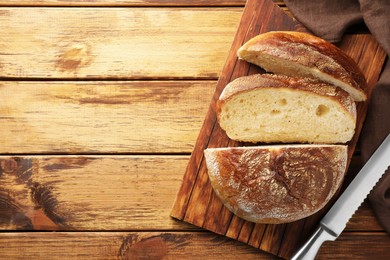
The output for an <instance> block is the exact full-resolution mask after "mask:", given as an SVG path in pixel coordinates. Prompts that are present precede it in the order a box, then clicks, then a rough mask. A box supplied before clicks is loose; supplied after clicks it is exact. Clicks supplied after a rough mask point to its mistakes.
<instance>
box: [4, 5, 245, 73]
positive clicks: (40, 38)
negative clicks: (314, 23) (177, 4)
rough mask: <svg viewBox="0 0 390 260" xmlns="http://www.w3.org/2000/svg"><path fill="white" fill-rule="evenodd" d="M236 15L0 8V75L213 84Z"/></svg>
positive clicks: (226, 11) (227, 11) (225, 11)
mask: <svg viewBox="0 0 390 260" xmlns="http://www.w3.org/2000/svg"><path fill="white" fill-rule="evenodd" d="M241 14H242V8H181V9H180V8H153V9H149V8H105V9H100V8H31V9H28V8H27V9H26V8H6V7H3V8H0V24H1V28H2V34H1V35H0V49H1V51H0V77H1V78H39V79H40V78H45V79H48V78H55V79H57V78H66V79H69V78H79V79H97V78H99V79H101V78H105V79H106V78H115V79H118V78H121V79H139V78H142V79H145V78H154V79H156V78H169V79H172V78H213V79H216V78H217V77H218V75H219V73H220V70H221V68H222V65H223V62H224V60H225V58H226V54H227V51H228V50H229V47H230V44H231V41H232V39H233V35H234V32H235V31H236V29H237V24H238V21H239V18H240V17H241ZM75 17H77V19H75ZM91 21H93V22H91ZM48 25H50V26H48Z"/></svg>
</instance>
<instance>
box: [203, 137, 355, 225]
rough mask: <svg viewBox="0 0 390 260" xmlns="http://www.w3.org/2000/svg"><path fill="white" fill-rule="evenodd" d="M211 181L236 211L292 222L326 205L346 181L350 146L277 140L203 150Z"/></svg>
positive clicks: (253, 218)
mask: <svg viewBox="0 0 390 260" xmlns="http://www.w3.org/2000/svg"><path fill="white" fill-rule="evenodd" d="M204 155H205V159H206V165H207V168H208V174H209V179H210V182H211V185H212V187H213V189H214V191H215V193H216V194H217V195H218V197H219V198H220V199H221V201H222V203H223V204H224V205H225V206H226V207H227V208H228V209H229V210H230V211H231V212H233V213H234V214H236V215H237V216H239V217H241V218H243V219H246V220H248V221H252V222H256V223H271V224H278V223H287V222H292V221H296V220H299V219H302V218H305V217H307V216H310V215H312V214H314V213H315V212H317V211H318V210H320V209H321V208H323V207H324V206H325V204H326V203H327V202H328V201H329V200H330V199H331V197H332V196H333V195H334V194H335V192H336V191H337V189H338V188H339V187H340V184H341V183H342V181H343V178H344V174H345V171H346V165H347V146H345V145H308V144H304V145H275V146H256V147H255V146H253V147H232V148H214V149H212V148H209V149H206V150H205V151H204Z"/></svg>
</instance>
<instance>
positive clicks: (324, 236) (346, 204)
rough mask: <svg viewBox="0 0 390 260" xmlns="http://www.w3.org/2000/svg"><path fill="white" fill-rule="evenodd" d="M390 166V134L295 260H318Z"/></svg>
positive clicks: (321, 222) (293, 258)
mask: <svg viewBox="0 0 390 260" xmlns="http://www.w3.org/2000/svg"><path fill="white" fill-rule="evenodd" d="M389 165H390V134H389V135H388V136H387V137H386V139H385V140H384V141H383V142H382V144H381V145H380V146H379V147H378V149H377V150H376V151H375V152H374V154H373V155H372V156H371V158H370V159H369V160H368V161H367V163H366V164H365V165H364V166H363V168H362V169H361V170H360V172H359V173H358V174H357V175H356V177H355V178H354V179H353V181H352V182H351V184H350V185H349V186H348V188H347V189H346V190H345V191H344V192H343V193H342V194H341V196H340V197H339V199H338V200H337V201H336V202H335V204H333V206H332V208H331V209H330V210H329V211H328V213H327V214H326V215H325V216H324V217H323V218H322V220H321V221H320V224H319V227H318V228H317V230H316V231H315V232H314V234H313V235H312V236H311V237H310V238H309V240H308V241H307V242H306V243H305V244H304V245H303V246H302V247H301V248H300V249H299V250H298V252H297V253H295V255H294V256H293V257H292V260H301V259H302V260H309V259H314V258H315V256H316V255H317V252H318V250H319V249H320V247H321V245H322V243H323V242H325V241H334V240H336V238H337V237H338V236H339V235H340V234H341V232H342V231H343V230H344V228H345V226H346V225H347V222H348V221H349V219H350V218H351V217H352V215H353V214H354V213H355V211H356V210H357V209H358V208H359V206H360V204H362V202H363V201H364V199H365V198H366V197H367V195H368V194H369V193H370V191H371V190H372V188H373V187H374V186H375V184H376V183H377V182H378V181H379V179H380V178H381V177H382V175H383V174H384V173H385V171H386V170H387V168H388V167H389Z"/></svg>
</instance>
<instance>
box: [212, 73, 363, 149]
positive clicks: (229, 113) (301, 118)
mask: <svg viewBox="0 0 390 260" xmlns="http://www.w3.org/2000/svg"><path fill="white" fill-rule="evenodd" d="M259 78H261V79H262V81H267V82H254V81H256V80H257V79H259ZM245 80H246V81H250V82H252V83H253V84H252V85H251V87H247V86H244V84H242V82H243V81H245ZM281 80H282V81H281ZM286 80H288V82H285V81H286ZM225 91H226V92H227V93H222V95H221V98H220V100H219V114H218V121H219V124H220V126H221V127H222V129H224V130H225V131H226V134H227V135H228V136H229V138H231V139H233V140H238V141H245V142H255V143H256V142H266V143H269V142H284V143H294V142H299V143H345V142H348V141H349V140H351V138H352V137H353V135H354V133H355V125H356V106H355V103H354V101H353V100H352V99H351V97H350V96H349V95H348V94H347V93H346V92H345V91H343V90H341V89H336V88H334V87H332V86H329V85H327V84H326V83H321V82H318V81H313V80H308V79H299V78H290V77H287V76H278V75H260V74H259V75H252V76H247V77H243V78H240V79H239V80H238V82H235V81H233V82H231V84H228V85H227V86H226V88H225V90H224V92H225Z"/></svg>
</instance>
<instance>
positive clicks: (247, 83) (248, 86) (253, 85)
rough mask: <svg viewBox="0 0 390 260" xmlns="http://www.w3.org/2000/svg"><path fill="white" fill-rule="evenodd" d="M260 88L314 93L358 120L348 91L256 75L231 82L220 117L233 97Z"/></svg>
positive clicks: (304, 80) (219, 105)
mask: <svg viewBox="0 0 390 260" xmlns="http://www.w3.org/2000/svg"><path fill="white" fill-rule="evenodd" d="M258 88H275V89H278V88H288V89H294V90H297V91H303V92H307V93H314V94H317V95H320V96H323V97H325V98H330V99H333V100H335V101H337V102H339V103H340V104H341V105H342V106H343V107H344V108H345V110H346V111H347V112H348V113H350V114H351V116H352V117H353V118H356V106H355V104H354V101H353V99H352V98H351V97H350V95H349V94H348V93H347V92H346V91H344V90H342V89H340V88H335V87H334V86H331V85H329V84H327V83H325V82H322V81H318V80H314V79H308V78H299V77H289V76H284V75H275V74H254V75H250V76H244V77H240V78H237V79H235V80H233V81H232V82H230V83H229V84H228V85H226V87H225V89H224V90H223V92H222V93H221V95H220V97H219V100H218V102H217V111H218V115H219V114H220V111H221V108H222V106H223V105H224V103H225V102H227V101H228V100H229V99H230V98H231V97H233V96H234V95H237V94H239V93H242V92H245V91H251V90H254V89H258Z"/></svg>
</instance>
